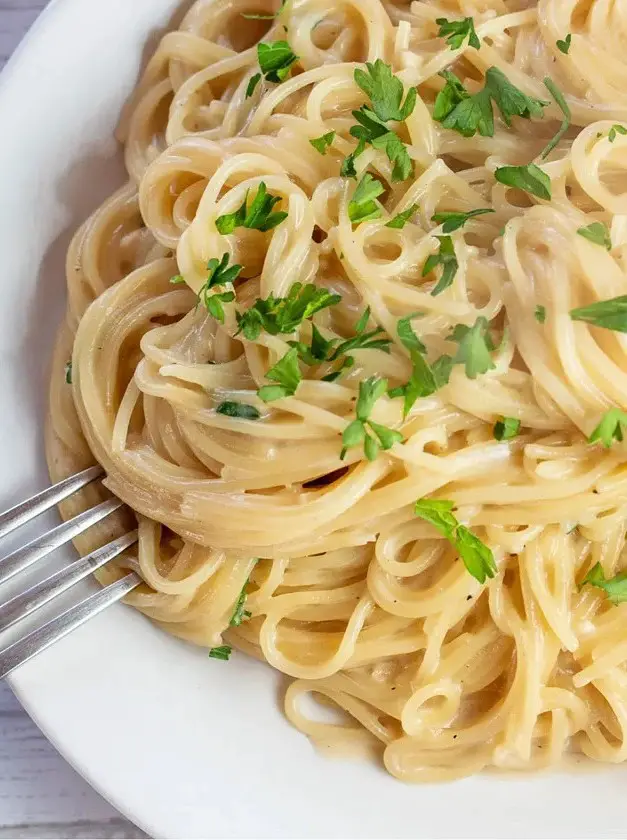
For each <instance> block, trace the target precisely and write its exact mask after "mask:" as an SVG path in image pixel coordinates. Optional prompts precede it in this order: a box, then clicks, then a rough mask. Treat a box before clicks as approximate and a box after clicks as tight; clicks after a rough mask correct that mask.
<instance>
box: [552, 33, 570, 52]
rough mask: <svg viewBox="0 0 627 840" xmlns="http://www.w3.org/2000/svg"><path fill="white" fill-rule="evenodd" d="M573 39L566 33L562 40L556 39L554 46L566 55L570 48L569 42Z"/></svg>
mask: <svg viewBox="0 0 627 840" xmlns="http://www.w3.org/2000/svg"><path fill="white" fill-rule="evenodd" d="M572 40H573V36H572V35H571V34H570V32H569V33H568V35H567V36H566V37H565V38H564V40H563V41H556V42H555V46H556V47H557V49H558V50H559V51H560V52H563V53H564V55H568V51H569V49H570V42H571V41H572Z"/></svg>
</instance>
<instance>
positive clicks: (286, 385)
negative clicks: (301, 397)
mask: <svg viewBox="0 0 627 840" xmlns="http://www.w3.org/2000/svg"><path fill="white" fill-rule="evenodd" d="M266 379H269V380H270V381H271V382H278V383H279V384H278V385H263V386H262V387H261V388H260V389H259V390H258V391H257V396H258V397H259V398H260V399H262V400H263V401H264V402H272V400H281V399H283V398H284V397H291V396H293V395H294V394H295V393H296V389H297V388H298V386H299V385H300V383H301V380H302V376H301V373H300V368H299V366H298V351H297V350H296V348H295V347H292V349H291V350H288V351H287V353H286V354H285V356H283V358H282V359H279V361H278V362H277V363H276V365H274V366H273V367H271V368H270V370H269V371H268V372H267V373H266Z"/></svg>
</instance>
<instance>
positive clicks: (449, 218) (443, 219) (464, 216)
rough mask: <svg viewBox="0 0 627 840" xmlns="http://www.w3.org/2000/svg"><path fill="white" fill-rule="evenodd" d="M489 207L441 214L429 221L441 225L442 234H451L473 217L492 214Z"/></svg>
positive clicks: (492, 211)
mask: <svg viewBox="0 0 627 840" xmlns="http://www.w3.org/2000/svg"><path fill="white" fill-rule="evenodd" d="M494 212H496V211H494V210H492V208H491V207H480V208H478V209H477V210H469V211H468V212H467V213H454V212H452V211H451V212H448V211H445V212H442V213H436V214H435V215H434V216H431V221H432V222H435V223H436V224H438V225H440V224H441V225H442V233H453V231H455V230H459V228H461V227H463V226H464V225H465V224H466V222H468V221H470V219H474V218H475V216H483V215H485V214H486V213H494Z"/></svg>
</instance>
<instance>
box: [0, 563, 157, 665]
mask: <svg viewBox="0 0 627 840" xmlns="http://www.w3.org/2000/svg"><path fill="white" fill-rule="evenodd" d="M140 583H141V578H140V577H139V576H138V575H136V574H135V572H131V573H130V574H128V575H126V577H124V578H121V579H120V580H116V582H115V583H111V584H110V585H109V586H106V587H105V588H104V589H101V590H100V591H99V592H96V593H94V594H93V595H90V596H89V597H88V598H85V599H84V600H83V601H81V602H80V603H79V604H76V605H75V606H73V607H70V609H69V610H66V611H65V612H63V613H61V614H60V615H58V616H57V617H56V618H53V619H52V620H51V621H48V622H47V623H46V624H44V625H43V626H42V627H39V628H38V629H37V630H34V631H33V632H32V633H29V634H28V635H27V636H24V637H23V638H21V639H18V640H17V641H16V642H13V643H12V644H10V645H8V646H7V647H5V648H4V649H2V650H0V680H1V679H3V678H4V677H6V676H7V675H8V674H10V673H11V671H14V670H15V669H16V668H17V667H19V666H20V665H23V664H24V663H25V662H28V660H29V659H32V658H33V656H36V655H37V654H38V653H41V651H42V650H46V648H48V647H50V645H53V644H54V643H55V642H57V641H59V639H62V638H64V636H67V635H68V634H69V633H71V632H72V631H73V630H76V629H77V628H78V627H80V626H81V625H83V624H85V622H86V621H89V619H90V618H93V617H94V616H96V615H98V614H99V613H101V612H102V611H103V610H105V609H106V608H107V607H108V606H110V605H111V604H114V603H115V602H116V601H119V600H120V599H122V598H123V597H124V596H125V595H127V594H128V593H129V592H130V591H131V590H132V589H135V587H136V586H138V584H140Z"/></svg>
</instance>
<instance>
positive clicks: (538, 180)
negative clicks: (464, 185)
mask: <svg viewBox="0 0 627 840" xmlns="http://www.w3.org/2000/svg"><path fill="white" fill-rule="evenodd" d="M494 177H495V178H496V180H497V181H498V182H499V183H501V184H505V186H507V187H516V188H517V189H519V190H524V192H528V193H531V195H535V196H537V197H538V198H543V199H545V200H546V201H550V199H551V179H550V178H549V176H548V175H547V174H546V172H543V171H542V169H540V167H539V166H536V165H535V163H528V164H526V165H525V166H501V167H499V168H498V169H497V170H496V171H495V173H494Z"/></svg>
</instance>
